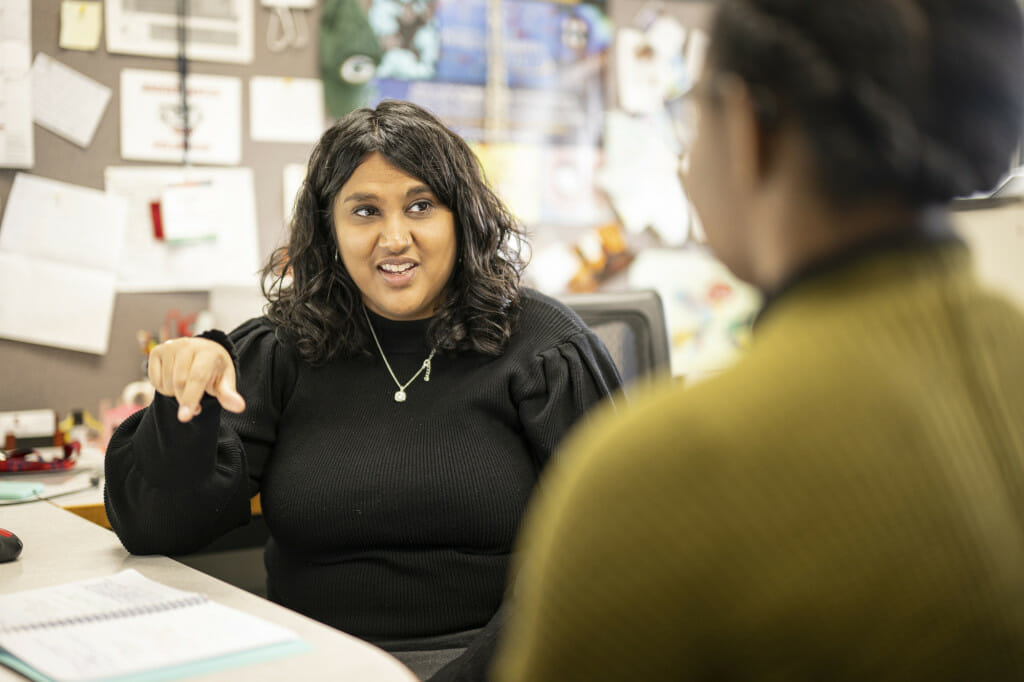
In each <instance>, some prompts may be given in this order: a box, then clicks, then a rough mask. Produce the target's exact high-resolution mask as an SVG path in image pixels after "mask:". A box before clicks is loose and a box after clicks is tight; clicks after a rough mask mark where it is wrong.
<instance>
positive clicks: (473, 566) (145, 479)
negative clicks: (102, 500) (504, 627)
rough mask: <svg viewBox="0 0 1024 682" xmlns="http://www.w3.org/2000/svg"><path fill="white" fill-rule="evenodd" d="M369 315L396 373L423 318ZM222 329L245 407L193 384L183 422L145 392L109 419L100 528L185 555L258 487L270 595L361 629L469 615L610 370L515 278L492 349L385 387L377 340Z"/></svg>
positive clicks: (409, 627)
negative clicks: (319, 343) (195, 409)
mask: <svg viewBox="0 0 1024 682" xmlns="http://www.w3.org/2000/svg"><path fill="white" fill-rule="evenodd" d="M371 319H372V321H373V324H374V327H375V329H376V330H377V335H378V337H379V338H380V342H381V344H382V346H383V347H384V351H385V352H386V354H387V357H388V360H389V361H390V363H391V366H392V368H393V369H394V371H395V374H396V375H397V376H398V378H399V380H400V381H402V382H403V383H404V382H405V381H406V380H408V379H409V378H410V377H411V376H412V375H413V374H414V373H415V372H416V370H417V369H418V368H419V366H420V364H421V363H422V362H423V360H424V359H425V358H426V356H427V354H428V352H429V349H428V348H427V346H426V341H425V330H426V324H427V321H426V320H423V321H417V322H394V321H390V320H386V319H384V318H381V317H378V316H371ZM230 338H231V342H232V344H233V346H234V351H235V353H236V355H237V367H238V389H239V392H240V393H241V394H242V395H243V396H244V397H245V399H246V405H247V406H246V410H245V412H244V413H243V414H241V415H235V414H231V413H229V412H226V411H223V412H222V410H221V409H220V406H219V404H218V403H217V402H216V401H215V400H214V399H213V398H211V397H210V396H206V397H205V398H204V399H203V403H202V408H203V409H202V413H201V414H200V415H199V416H198V417H196V418H195V419H193V420H192V421H191V422H189V423H187V424H182V423H180V422H178V421H177V418H176V410H177V403H176V401H175V400H174V399H173V398H168V397H165V396H162V395H157V397H156V400H155V401H154V403H153V405H151V406H150V407H148V408H147V409H145V410H143V411H140V412H138V413H136V414H135V415H133V416H132V417H131V418H130V419H129V420H127V421H126V422H125V423H124V424H123V425H122V426H121V427H120V428H119V429H118V430H117V432H116V433H115V434H114V436H113V438H112V439H111V441H110V445H109V448H108V451H107V457H106V476H107V479H106V486H107V487H106V506H107V514H108V517H109V518H110V522H111V525H112V526H113V528H114V530H115V532H116V533H117V534H118V537H120V538H121V541H122V542H123V543H124V545H125V547H126V548H127V549H128V550H129V551H130V552H133V553H137V554H147V553H160V554H182V553H187V552H191V551H194V550H197V549H199V548H201V547H203V546H204V545H206V544H208V543H209V542H210V541H211V540H213V539H215V538H216V537H218V536H219V535H221V534H223V533H224V532H226V531H228V530H230V529H232V528H234V527H236V526H239V525H242V524H244V523H246V522H247V521H248V520H249V498H250V497H251V496H252V495H254V494H255V493H257V492H259V493H260V495H261V501H262V507H263V514H264V517H265V520H266V522H267V526H268V528H269V530H270V535H271V538H270V540H269V542H268V544H267V547H266V554H265V559H266V567H267V574H268V579H267V580H268V591H269V595H270V597H271V598H272V599H274V600H276V601H278V602H280V603H282V604H284V605H285V606H288V607H290V608H292V609H295V610H296V611H299V612H301V613H304V614H307V615H309V616H311V617H313V618H316V619H318V620H321V621H323V622H325V623H328V624H330V625H333V626H335V627H337V628H339V629H341V630H344V631H346V632H349V633H351V634H354V635H356V636H360V637H364V638H367V639H370V640H374V641H381V640H394V639H404V638H418V637H431V636H437V635H442V634H447V633H454V632H460V631H465V630H470V629H473V628H478V627H481V626H483V625H484V624H485V623H487V621H488V620H489V619H490V618H491V616H492V615H493V614H494V613H495V611H496V610H497V608H498V606H499V604H500V602H501V599H502V596H503V590H504V586H505V581H506V578H507V575H506V571H507V567H508V560H509V554H510V552H511V549H512V546H513V540H514V536H515V534H516V531H517V528H518V525H519V522H520V519H521V517H522V513H523V511H524V508H525V506H526V503H527V500H528V499H529V497H530V493H531V491H532V490H533V488H534V485H535V483H536V481H537V476H538V472H539V471H540V469H541V468H542V467H543V466H544V464H545V462H546V460H547V459H548V457H549V456H550V455H551V452H552V450H553V448H554V447H555V445H556V444H557V443H558V442H559V440H561V438H562V436H563V435H564V434H565V433H566V431H567V429H569V427H570V426H571V425H572V424H573V422H574V421H576V419H577V418H579V417H580V416H581V415H582V414H583V413H584V412H585V411H587V410H588V409H589V408H590V407H592V406H593V405H594V404H595V403H596V402H598V401H599V400H602V399H604V398H606V397H608V396H610V395H611V394H612V393H613V392H614V391H615V390H616V389H617V388H618V387H619V383H620V381H619V376H618V373H617V371H616V369H615V366H614V363H613V362H612V360H611V358H610V357H609V356H608V353H607V351H606V350H605V348H604V346H603V345H602V344H601V342H600V341H599V340H598V339H597V337H596V336H595V335H594V334H593V333H592V332H591V331H589V330H588V329H586V327H585V326H584V325H583V323H582V322H581V321H580V319H579V318H578V317H577V316H576V315H575V314H574V313H572V312H571V311H570V310H569V309H567V308H566V307H565V306H564V305H562V304H560V303H558V302H556V301H554V300H552V299H550V298H547V297H544V296H542V295H540V294H538V293H536V292H532V291H525V292H524V295H523V310H522V314H521V317H520V322H519V328H518V330H517V331H516V333H515V334H514V335H513V336H512V339H511V342H510V344H509V346H508V348H507V350H506V351H505V353H504V354H502V355H501V356H499V357H489V356H483V355H479V354H475V353H462V354H457V355H443V354H439V355H438V356H436V357H435V358H434V360H433V368H432V371H431V375H430V381H429V383H426V382H424V380H423V376H422V375H421V376H420V377H419V378H418V379H416V380H415V381H413V382H412V383H411V384H410V385H409V387H408V388H407V389H406V393H407V394H408V399H407V400H406V401H405V402H404V403H398V402H395V400H394V394H395V391H396V390H397V389H396V386H395V383H394V381H392V379H391V376H390V375H389V374H388V372H387V369H386V368H385V367H384V364H383V363H382V362H381V360H380V358H379V356H378V353H377V352H376V348H374V349H373V350H374V357H373V358H372V359H369V358H365V357H362V358H357V359H340V360H336V361H333V362H331V363H330V364H328V365H326V366H322V367H311V366H309V365H308V364H306V363H305V362H303V361H301V360H300V359H299V358H298V356H297V355H296V353H295V352H294V350H293V349H292V348H291V347H290V346H289V345H287V344H286V343H283V342H281V341H280V340H279V339H278V338H277V336H276V335H275V333H274V328H273V327H272V326H271V324H270V323H269V322H268V321H267V320H266V319H264V318H259V319H255V320H251V321H249V322H246V323H245V324H243V325H242V326H240V327H239V328H238V329H236V330H235V331H234V332H232V333H231V335H230Z"/></svg>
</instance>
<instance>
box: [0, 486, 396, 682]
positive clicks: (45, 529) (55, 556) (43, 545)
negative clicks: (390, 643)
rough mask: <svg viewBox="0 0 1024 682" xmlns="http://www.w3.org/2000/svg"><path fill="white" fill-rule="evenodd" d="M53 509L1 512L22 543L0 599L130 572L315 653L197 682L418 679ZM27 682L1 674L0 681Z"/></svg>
mask: <svg viewBox="0 0 1024 682" xmlns="http://www.w3.org/2000/svg"><path fill="white" fill-rule="evenodd" d="M59 501H60V500H59V499H58V500H54V501H53V502H43V501H39V502H33V503H31V504H23V505H16V506H8V507H0V528H6V529H8V530H10V531H12V532H13V533H15V534H16V535H17V536H18V537H19V538H21V541H22V543H24V545H25V547H24V549H23V550H22V553H21V556H20V557H19V558H18V559H17V560H15V561H12V562H9V563H4V564H0V594H6V593H11V592H20V591H22V590H30V589H34V588H37V587H48V586H51V585H57V584H60V583H65V582H71V581H74V580H81V579H85V578H94V577H99V576H105V575H112V574H114V573H117V572H118V571H121V570H124V569H126V568H134V569H136V570H137V571H139V573H142V574H143V575H145V576H146V577H148V578H151V579H153V580H157V581H160V582H162V583H164V584H166V585H170V586H171V587H176V588H178V589H182V590H190V591H193V592H201V593H203V594H206V595H207V596H208V597H209V598H210V599H212V600H213V601H216V602H219V603H221V604H225V605H227V606H231V607H233V608H237V609H239V610H242V611H246V612H248V613H251V614H253V615H256V616H259V617H261V618H264V619H267V620H271V621H274V622H276V623H278V624H280V625H282V626H284V627H287V628H289V629H291V630H293V631H295V632H296V633H298V635H299V636H300V637H302V639H303V640H305V641H306V642H308V643H309V644H311V645H312V647H313V648H312V650H311V651H308V652H305V653H300V654H295V655H292V656H286V657H284V658H279V659H275V660H272V661H266V662H263V663H258V664H254V665H249V666H244V667H239V668H231V669H227V670H223V671H220V672H217V673H213V674H210V675H202V676H199V677H197V678H192V679H201V680H245V681H246V682H263V681H264V680H265V681H266V682H280V680H311V679H338V680H360V681H364V680H366V681H372V682H377V681H379V682H390V681H392V680H394V681H395V682H415V680H416V677H415V676H414V675H413V674H412V673H411V672H410V671H409V670H408V669H406V668H405V666H403V665H402V664H401V663H399V662H398V661H397V660H396V659H394V658H393V657H391V656H390V655H388V654H387V653H385V652H384V651H382V650H380V649H378V648H376V647H374V646H372V645H370V644H368V643H366V642H363V641H362V640H359V639H356V638H355V637H352V636H350V635H347V634H345V633H343V632H341V631H340V630H335V629H334V628H331V627H328V626H326V625H323V624H322V623H319V622H317V621H315V620H312V619H310V618H306V617H305V616H302V615H299V614H298V613H295V612H294V611H291V610H289V609H286V608H284V607H282V606H279V605H277V604H274V603H272V602H270V601H267V600H266V599H262V598H260V597H258V596H256V595H254V594H250V593H249V592H246V591H245V590H242V589H239V588H237V587H234V586H232V585H229V584H227V583H225V582H222V581H220V580H217V579H216V578H213V577H212V576H209V575H206V574H205V573H201V572H199V571H196V570H194V569H192V568H189V567H188V566H185V565H184V564H181V563H178V562H177V561H174V560H172V559H169V558H167V557H163V556H133V555H131V554H129V553H128V552H126V551H125V549H124V548H123V547H122V546H121V543H120V542H119V541H118V539H117V536H115V535H114V534H113V533H112V532H110V531H109V530H106V529H104V528H101V527H99V526H97V525H96V524H94V523H90V522H89V521H86V520H85V519H82V518H80V517H78V516H76V515H74V514H72V513H71V512H68V511H65V510H63V509H61V508H60V507H58V506H57V503H58V502H59ZM8 680H22V681H23V680H24V678H23V677H21V676H20V675H18V674H16V673H14V672H13V671H11V670H8V669H7V668H3V667H0V682H6V681H8Z"/></svg>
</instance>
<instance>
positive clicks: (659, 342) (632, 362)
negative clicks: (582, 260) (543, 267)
mask: <svg viewBox="0 0 1024 682" xmlns="http://www.w3.org/2000/svg"><path fill="white" fill-rule="evenodd" d="M561 300H562V302H564V303H565V304H566V305H568V306H569V307H570V308H572V309H573V310H574V311H576V314H577V315H579V316H580V318H582V319H583V321H584V322H585V323H586V324H587V326H588V327H590V328H591V329H592V330H593V331H594V333H595V334H597V336H598V338H600V339H601V341H602V342H604V345H605V346H606V347H607V348H608V352H609V353H610V354H611V356H612V359H613V360H615V364H616V366H617V367H618V368H619V374H621V375H622V380H623V383H624V384H625V385H626V386H629V385H630V384H633V383H636V382H638V381H639V382H644V381H648V380H650V379H653V378H655V377H657V376H659V375H669V374H670V373H671V364H670V351H669V348H670V346H669V339H668V326H667V324H666V322H665V308H664V306H663V305H662V302H661V297H660V296H659V295H658V292H656V291H654V290H651V289H645V290H640V291H610V292H600V293H593V294H573V295H569V296H563V297H562V298H561Z"/></svg>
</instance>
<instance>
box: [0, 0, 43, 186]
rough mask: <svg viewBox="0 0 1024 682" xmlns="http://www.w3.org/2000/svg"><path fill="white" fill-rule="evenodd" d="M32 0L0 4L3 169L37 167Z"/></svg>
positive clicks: (5, 0)
mask: <svg viewBox="0 0 1024 682" xmlns="http://www.w3.org/2000/svg"><path fill="white" fill-rule="evenodd" d="M31 10H32V5H31V3H30V0H0V167H5V168H31V167H32V166H34V165H35V143H34V139H33V132H34V131H33V129H32V76H31V71H30V68H31V64H32V47H31V23H32V22H31Z"/></svg>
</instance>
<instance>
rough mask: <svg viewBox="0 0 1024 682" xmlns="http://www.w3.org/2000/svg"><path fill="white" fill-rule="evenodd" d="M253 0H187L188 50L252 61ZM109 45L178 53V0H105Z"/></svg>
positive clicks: (196, 56)
mask: <svg viewBox="0 0 1024 682" xmlns="http://www.w3.org/2000/svg"><path fill="white" fill-rule="evenodd" d="M255 4H256V3H254V2H253V0H189V2H188V3H185V6H186V10H187V14H186V16H185V25H186V27H187V34H186V46H187V49H186V54H187V55H188V58H189V59H191V60H198V61H207V62H235V63H239V64H248V63H250V62H252V37H253V6H254V5H255ZM104 6H105V7H106V10H107V50H108V51H110V52H119V53H122V54H139V55H145V56H147V57H176V56H178V21H179V15H178V6H179V3H178V0H107V1H106V2H105V3H104Z"/></svg>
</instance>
